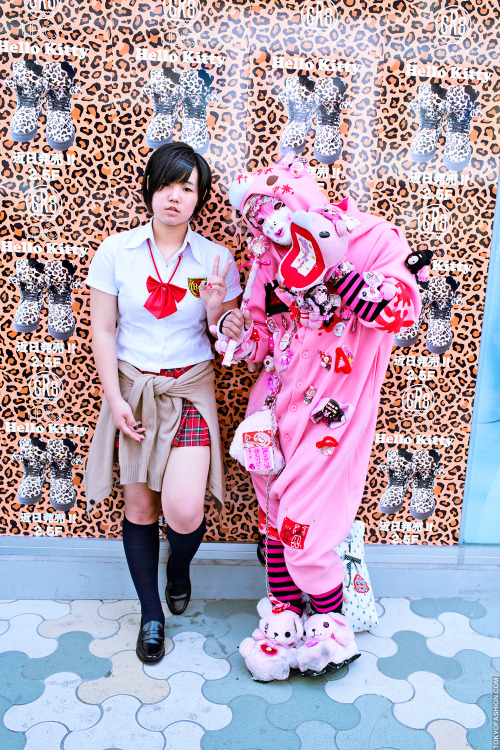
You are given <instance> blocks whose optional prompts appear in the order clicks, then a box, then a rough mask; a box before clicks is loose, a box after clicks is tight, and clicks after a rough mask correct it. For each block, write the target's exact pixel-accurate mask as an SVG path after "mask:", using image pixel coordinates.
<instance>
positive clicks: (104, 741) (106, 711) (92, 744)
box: [63, 695, 187, 750]
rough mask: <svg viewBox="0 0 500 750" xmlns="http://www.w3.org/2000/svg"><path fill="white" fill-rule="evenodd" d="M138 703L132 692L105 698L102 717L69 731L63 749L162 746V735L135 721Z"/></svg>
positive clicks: (141, 749) (160, 749)
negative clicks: (86, 727) (79, 729)
mask: <svg viewBox="0 0 500 750" xmlns="http://www.w3.org/2000/svg"><path fill="white" fill-rule="evenodd" d="M140 705H141V704H140V702H139V701H138V700H137V698H133V697H132V696H131V695H115V696H114V697H112V698H108V699H107V700H106V701H104V703H103V704H102V719H101V720H100V721H99V722H98V723H97V724H95V725H94V726H93V727H92V728H90V729H87V730H85V731H78V732H76V731H74V732H71V734H69V735H68V736H67V737H66V739H65V740H64V745H63V747H64V750H108V749H109V748H119V750H163V747H164V739H163V735H162V734H161V733H160V732H150V731H148V730H147V729H144V727H141V726H140V725H139V724H138V723H137V721H136V718H135V717H136V713H137V710H138V709H139V708H140ZM185 750H187V747H186V748H185Z"/></svg>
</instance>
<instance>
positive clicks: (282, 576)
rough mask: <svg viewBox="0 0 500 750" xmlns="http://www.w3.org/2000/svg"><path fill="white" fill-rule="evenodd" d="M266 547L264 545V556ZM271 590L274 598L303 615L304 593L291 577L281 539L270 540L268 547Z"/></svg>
mask: <svg viewBox="0 0 500 750" xmlns="http://www.w3.org/2000/svg"><path fill="white" fill-rule="evenodd" d="M265 554H266V545H265V543H264V555H265ZM267 556H268V574H269V588H270V589H271V592H272V594H273V596H275V597H276V599H279V600H280V602H283V603H284V604H286V603H288V604H289V605H290V609H291V610H292V612H296V613H297V614H298V615H301V614H302V610H303V602H302V591H301V590H300V589H299V588H298V587H297V586H296V584H295V583H294V582H293V581H292V579H291V577H290V573H289V572H288V568H287V567H286V562H285V550H284V547H283V543H282V542H281V541H280V540H279V539H269V540H268V545H267Z"/></svg>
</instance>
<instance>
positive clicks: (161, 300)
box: [144, 240, 187, 320]
mask: <svg viewBox="0 0 500 750" xmlns="http://www.w3.org/2000/svg"><path fill="white" fill-rule="evenodd" d="M148 245H149V252H150V253H151V260H152V261H153V265H154V267H155V271H156V273H157V274H158V278H159V279H160V281H157V280H156V279H153V277H152V276H148V278H147V280H146V287H147V290H148V292H151V294H150V295H149V297H148V298H147V300H146V302H145V303H144V307H145V308H146V310H148V311H149V312H150V313H151V314H152V315H154V316H155V318H158V320H161V318H167V317H168V316H169V315H172V314H173V313H174V312H176V310H177V304H176V303H177V302H180V301H181V300H182V299H184V297H185V294H186V292H187V289H183V288H182V287H180V286H176V285H175V284H171V283H170V282H171V281H172V279H173V278H174V276H175V272H176V271H177V269H178V268H179V263H180V262H181V260H182V253H181V254H180V255H179V260H178V261H177V265H176V266H175V268H174V272H173V274H172V276H171V277H170V279H169V280H168V282H167V283H166V284H165V283H164V282H163V281H161V276H160V274H159V272H158V269H157V267H156V263H155V259H154V257H153V251H152V248H151V243H150V241H149V240H148Z"/></svg>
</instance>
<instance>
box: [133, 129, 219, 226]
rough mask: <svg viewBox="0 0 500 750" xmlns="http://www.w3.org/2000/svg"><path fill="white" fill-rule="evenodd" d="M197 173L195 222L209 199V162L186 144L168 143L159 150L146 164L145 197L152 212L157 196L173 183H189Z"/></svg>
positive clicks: (210, 176) (145, 201)
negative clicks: (193, 174) (152, 204)
mask: <svg viewBox="0 0 500 750" xmlns="http://www.w3.org/2000/svg"><path fill="white" fill-rule="evenodd" d="M195 167H196V169H197V170H198V202H197V204H196V206H195V209H194V211H193V215H192V217H191V218H192V219H194V218H196V216H198V214H199V213H200V211H201V210H202V208H203V206H204V205H205V203H206V202H207V201H208V199H209V197H210V189H211V187H212V172H211V170H210V167H209V166H208V164H207V162H206V161H205V159H204V158H203V156H200V154H197V153H196V151H195V150H194V149H192V148H191V146H188V145H187V144H186V143H176V142H172V143H166V144H165V145H164V146H160V148H158V149H156V151H154V152H153V153H152V154H151V156H150V157H149V161H148V163H147V164H146V170H145V172H144V177H143V178H142V197H143V199H144V203H145V204H146V208H147V209H148V211H149V213H153V211H152V206H151V202H152V199H153V195H154V193H156V191H157V190H161V189H162V188H163V187H165V185H168V184H169V183H171V182H186V181H187V180H189V177H190V175H191V172H192V171H193V169H194V168H195Z"/></svg>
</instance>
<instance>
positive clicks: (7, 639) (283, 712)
mask: <svg viewBox="0 0 500 750" xmlns="http://www.w3.org/2000/svg"><path fill="white" fill-rule="evenodd" d="M378 607H379V613H380V615H381V618H380V624H379V626H378V627H377V629H376V630H374V631H373V633H363V634H360V635H358V636H357V641H358V645H359V648H360V650H361V652H362V657H361V658H360V659H358V660H357V661H356V662H354V663H353V664H352V665H351V666H350V667H349V668H344V669H343V670H341V671H340V672H337V673H336V674H334V675H328V676H324V677H319V678H316V679H315V680H306V679H304V678H303V677H301V676H300V675H295V676H293V677H292V678H291V679H289V680H287V681H286V682H274V683H267V684H263V683H258V682H254V681H253V680H252V679H251V677H250V675H249V674H248V672H247V671H246V668H245V665H244V663H243V662H242V659H241V657H240V655H239V653H238V650H237V647H238V644H239V643H240V641H241V640H242V639H243V638H244V637H246V636H247V635H250V634H251V632H252V630H253V629H254V627H255V626H256V623H257V619H258V618H257V614H256V610H255V602H249V601H245V600H242V601H235V600H226V601H219V602H215V601H210V602H203V601H193V602H191V604H190V606H189V608H188V610H187V612H186V614H185V615H183V616H182V617H169V618H168V621H167V633H168V640H167V655H166V656H165V658H164V659H163V661H162V662H161V663H160V664H157V665H156V666H149V667H145V666H143V665H142V664H141V663H140V662H139V661H138V659H137V657H136V655H135V650H134V649H135V640H136V637H137V631H138V626H139V614H138V604H137V602H136V601H106V602H102V601H72V602H66V601H65V602H61V601H5V602H0V715H1V716H2V719H3V720H2V724H1V725H0V748H1V750H21V749H22V748H25V750H58V749H59V748H62V749H63V750H180V749H182V750H198V749H199V748H201V750H223V749H224V748H227V749H228V750H299V749H301V750H320V749H321V750H323V749H324V750H433V749H434V748H436V750H466V748H473V749H474V750H492V748H493V735H492V678H493V677H494V676H496V675H499V674H500V638H499V637H498V636H499V635H500V602H499V601H498V600H483V599H481V600H477V601H472V600H466V599H415V600H409V599H381V600H380V601H379V603H378Z"/></svg>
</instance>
